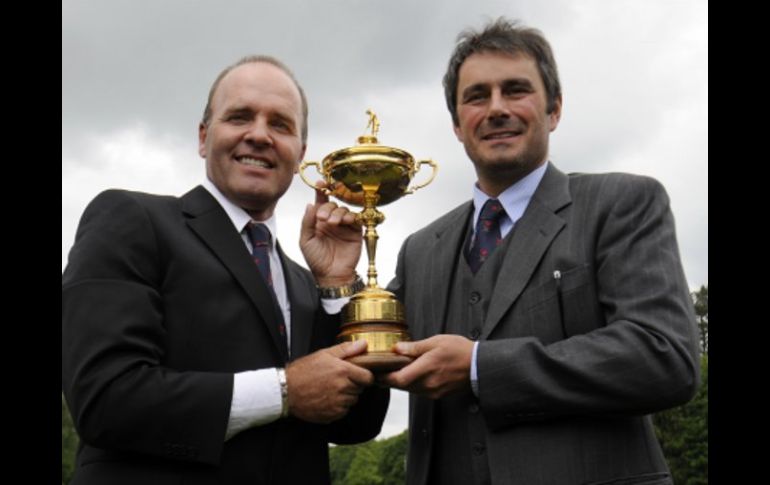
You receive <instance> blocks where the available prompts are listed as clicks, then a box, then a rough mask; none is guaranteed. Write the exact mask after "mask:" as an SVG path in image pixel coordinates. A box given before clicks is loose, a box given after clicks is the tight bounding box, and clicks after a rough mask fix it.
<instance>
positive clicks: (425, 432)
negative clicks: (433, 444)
mask: <svg viewBox="0 0 770 485" xmlns="http://www.w3.org/2000/svg"><path fill="white" fill-rule="evenodd" d="M420 434H421V435H422V437H423V438H425V439H428V429H427V428H422V429H421V430H420Z"/></svg>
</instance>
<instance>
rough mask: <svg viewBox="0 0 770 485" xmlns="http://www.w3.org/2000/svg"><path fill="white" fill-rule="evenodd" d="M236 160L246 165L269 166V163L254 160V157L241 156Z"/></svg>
mask: <svg viewBox="0 0 770 485" xmlns="http://www.w3.org/2000/svg"><path fill="white" fill-rule="evenodd" d="M238 161H239V162H241V163H244V164H246V165H251V166H253V167H261V168H270V164H269V163H267V162H265V161H262V160H256V159H254V158H249V157H243V158H239V159H238Z"/></svg>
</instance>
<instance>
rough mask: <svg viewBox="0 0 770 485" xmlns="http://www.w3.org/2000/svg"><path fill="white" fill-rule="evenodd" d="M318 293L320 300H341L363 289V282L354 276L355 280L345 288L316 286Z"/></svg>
mask: <svg viewBox="0 0 770 485" xmlns="http://www.w3.org/2000/svg"><path fill="white" fill-rule="evenodd" d="M317 288H318V293H319V294H320V295H321V298H328V299H331V300H333V299H335V298H343V297H346V296H353V295H354V294H356V293H358V292H359V291H361V290H363V289H364V281H363V280H362V279H361V277H360V276H359V275H358V274H356V279H355V281H353V283H351V284H349V285H345V286H318V287H317Z"/></svg>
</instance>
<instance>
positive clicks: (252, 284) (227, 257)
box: [182, 186, 288, 360]
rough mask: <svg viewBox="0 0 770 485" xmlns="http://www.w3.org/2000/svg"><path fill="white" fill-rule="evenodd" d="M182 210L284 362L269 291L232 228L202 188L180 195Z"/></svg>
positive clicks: (222, 210) (284, 344) (286, 358)
mask: <svg viewBox="0 0 770 485" xmlns="http://www.w3.org/2000/svg"><path fill="white" fill-rule="evenodd" d="M182 210H183V212H185V214H187V215H188V216H189V219H188V220H187V224H188V225H189V226H190V229H192V230H193V232H195V233H196V234H197V235H198V237H200V238H201V240H202V241H203V242H204V243H205V244H206V245H207V246H208V247H209V249H211V252H212V253H214V255H215V256H216V257H217V258H218V259H219V260H220V261H221V262H222V264H223V265H224V266H225V267H226V268H227V269H228V270H229V271H230V273H231V274H232V275H233V277H234V278H235V280H236V281H237V282H238V284H239V285H240V286H241V288H243V290H244V291H245V292H246V295H247V296H248V298H249V299H250V300H251V302H252V303H253V304H254V306H256V307H257V310H258V311H259V313H260V314H261V315H262V324H263V325H266V326H267V329H268V331H269V332H270V336H271V337H272V339H273V342H274V343H275V345H276V348H278V349H279V350H280V351H281V355H282V356H283V358H284V360H288V350H287V348H286V341H285V339H284V338H283V337H282V336H281V335H280V333H279V331H278V326H277V325H276V324H275V322H277V321H278V313H277V312H278V311H279V310H278V308H277V305H275V303H273V299H272V297H271V296H270V289H269V288H268V286H267V284H266V283H265V282H264V281H263V280H262V278H260V277H259V272H258V269H257V267H256V265H255V264H254V262H253V261H252V260H251V257H250V256H249V252H248V250H247V249H246V246H245V245H244V243H243V240H242V239H241V237H240V235H239V234H238V232H237V231H235V228H234V227H233V224H232V222H231V221H230V219H229V218H228V217H227V214H226V213H225V211H224V209H222V207H221V206H220V205H219V204H218V203H217V201H216V199H214V197H212V196H211V194H209V193H208V191H207V190H206V189H204V188H203V187H201V186H198V187H196V188H194V189H193V190H191V191H190V192H188V193H187V194H185V195H184V196H182Z"/></svg>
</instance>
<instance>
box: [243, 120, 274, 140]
mask: <svg viewBox="0 0 770 485" xmlns="http://www.w3.org/2000/svg"><path fill="white" fill-rule="evenodd" d="M244 140H245V141H246V142H248V143H251V144H252V145H255V146H271V145H272V144H273V139H272V137H271V136H270V130H269V129H268V125H267V120H266V119H265V118H263V117H261V116H258V117H257V118H256V119H255V120H254V122H253V123H252V124H251V125H250V126H249V129H248V130H247V131H246V134H245V135H244Z"/></svg>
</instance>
